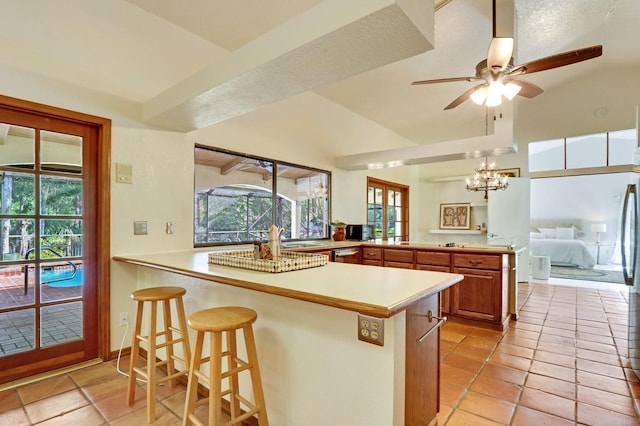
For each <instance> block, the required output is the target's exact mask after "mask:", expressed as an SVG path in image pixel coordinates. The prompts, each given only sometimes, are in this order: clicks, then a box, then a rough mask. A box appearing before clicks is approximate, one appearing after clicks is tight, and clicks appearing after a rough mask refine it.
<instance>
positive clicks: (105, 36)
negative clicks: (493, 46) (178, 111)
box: [0, 0, 640, 144]
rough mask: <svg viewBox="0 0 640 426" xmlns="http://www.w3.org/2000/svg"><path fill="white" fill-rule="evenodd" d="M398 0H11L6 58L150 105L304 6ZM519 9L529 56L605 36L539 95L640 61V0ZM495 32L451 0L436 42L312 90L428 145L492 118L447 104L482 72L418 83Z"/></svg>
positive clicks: (461, 66) (467, 61)
mask: <svg viewBox="0 0 640 426" xmlns="http://www.w3.org/2000/svg"><path fill="white" fill-rule="evenodd" d="M416 1H417V2H418V3H421V2H422V0H416ZM501 1H504V0H499V3H498V4H500V2H501ZM387 3H389V2H388V1H384V0H324V1H320V0H246V1H245V0H243V1H237V0H185V1H180V2H177V1H175V0H95V1H86V0H51V1H46V2H43V1H39V0H21V1H14V0H0V6H3V8H2V10H3V13H2V14H0V25H2V28H3V37H2V38H0V48H1V49H2V52H3V53H2V55H1V57H0V68H2V67H7V68H11V69H17V70H22V71H24V72H28V73H33V74H43V75H46V76H47V77H48V78H52V79H54V80H59V81H61V82H64V83H69V84H73V85H75V86H78V87H81V88H88V89H91V90H97V91H103V92H105V93H108V94H110V95H113V96H116V97H119V98H122V99H124V100H126V101H129V102H131V103H133V104H134V105H138V106H140V107H141V108H142V107H144V106H145V105H147V106H148V105H150V104H152V103H153V102H152V101H153V100H154V99H157V98H158V97H159V96H161V95H162V94H163V93H165V92H167V91H170V90H171V89H172V88H175V87H177V86H179V85H180V84H185V83H184V82H189V81H190V80H191V79H193V78H194V76H196V75H198V73H202V72H204V70H207V69H209V68H211V67H215V66H216V64H224V63H226V62H227V61H229V60H230V58H232V57H233V56H234V54H236V55H237V53H238V52H241V51H242V50H243V49H246V48H247V46H248V45H251V44H252V43H253V44H256V43H257V42H259V40H261V39H264V38H267V37H269V35H270V34H272V33H273V32H274V31H278V30H279V29H282V28H284V27H285V26H286V25H290V24H291V22H294V21H296V20H298V19H300V17H302V16H304V15H305V14H309V13H314V11H316V10H318V9H319V8H322V7H327V8H328V7H338V6H340V7H347V6H349V7H351V6H353V7H356V6H357V7H364V6H369V5H370V4H380V5H381V7H382V5H385V4H387ZM398 3H399V4H403V3H404V4H411V3H413V0H399V1H398ZM429 6H431V4H429ZM515 10H516V19H515V26H516V32H515V38H516V49H517V57H516V62H518V63H522V62H524V61H528V60H531V59H536V58H539V57H543V56H548V55H552V54H556V53H560V52H563V51H566V50H571V49H577V48H580V47H585V46H588V45H593V44H602V45H603V46H604V54H603V56H602V57H601V58H597V59H594V60H591V61H587V62H584V63H580V64H575V65H571V66H568V67H564V68H562V69H556V70H549V71H545V72H541V73H537V74H535V75H531V76H529V77H525V78H526V79H527V80H528V81H530V82H532V83H534V84H537V85H539V86H541V87H542V88H543V89H544V90H545V93H543V94H542V95H540V97H543V96H546V95H547V96H548V95H551V94H552V93H553V92H554V91H555V90H557V88H560V87H562V86H563V84H566V83H567V82H571V81H572V80H575V79H576V78H578V77H579V76H581V75H587V74H589V73H594V72H595V73H599V72H603V70H605V69H611V68H615V67H622V66H624V67H627V68H631V67H640V48H639V47H638V40H640V25H638V24H639V23H640V2H639V1H638V0H563V1H556V2H549V1H548V0H515ZM335 16H339V15H338V14H336V15H335ZM491 33H492V31H491V2H490V0H452V1H451V2H449V3H448V4H446V5H445V6H444V7H442V8H441V9H440V10H439V11H438V12H436V13H435V34H434V37H433V39H434V42H435V48H434V49H432V50H426V51H424V52H423V53H418V54H415V55H414V56H410V57H407V58H405V59H399V60H396V59H394V60H393V62H391V63H387V64H386V65H375V66H376V68H375V69H370V70H364V71H363V70H357V73H356V74H353V75H350V76H349V74H346V73H345V74H343V75H339V76H338V79H335V78H334V79H331V78H327V79H325V80H322V78H321V76H319V75H314V76H313V78H314V79H316V83H317V84H318V85H319V86H318V87H315V88H312V89H309V90H313V91H314V92H315V93H316V94H319V95H321V96H323V97H326V98H327V99H329V100H331V101H333V102H336V103H338V104H340V105H342V106H344V107H345V108H347V109H349V110H351V111H353V112H354V113H356V114H359V115H361V116H363V117H366V118H367V119H370V120H372V121H374V122H376V123H378V124H380V125H381V126H383V127H386V128H388V129H391V130H392V131H393V132H395V133H397V134H399V135H401V136H403V137H405V138H407V139H408V140H410V141H413V142H415V143H417V144H424V143H433V142H438V141H446V140H450V139H452V138H461V137H469V136H474V135H478V134H482V132H484V131H485V127H486V120H485V119H486V117H485V111H484V110H483V109H482V108H478V107H476V106H475V105H473V104H472V103H471V102H465V103H464V104H462V105H460V106H459V107H458V108H456V109H454V110H451V111H443V110H442V109H443V108H444V106H446V105H447V104H448V103H449V102H451V101H452V100H453V99H454V98H456V97H457V96H458V95H460V94H461V93H462V92H464V91H466V90H467V89H469V88H470V87H471V86H472V85H473V83H465V82H457V83H447V84H438V85H429V86H411V85H410V83H411V82H412V81H414V80H424V79H431V78H444V77H458V76H467V75H473V73H474V67H475V65H476V64H477V63H478V62H479V61H480V60H482V59H484V58H485V56H486V53H487V49H488V46H489V42H490V40H491ZM325 38H327V39H328V38H330V37H325ZM272 65H273V64H272ZM299 71H300V72H304V70H302V69H300V70H299ZM298 77H300V75H298ZM325 77H326V76H325ZM639 80H640V79H639ZM191 81H192V80H191ZM0 84H4V85H7V86H10V85H11V84H12V82H11V81H3V82H2V83H0ZM216 84H220V83H219V82H218V83H216ZM260 84H266V83H264V81H262V82H261V83H260ZM214 87H215V85H213V84H212V85H211V87H210V88H209V89H213V88H214ZM303 90H306V89H303ZM283 96H285V97H286V96H290V94H287V93H285V94H284V95H283ZM192 99H193V98H192ZM535 101H536V100H535V99H534V100H521V101H519V102H520V103H521V104H522V105H524V104H525V103H527V102H535ZM186 113H187V115H188V111H187V112H186ZM199 125H200V124H199Z"/></svg>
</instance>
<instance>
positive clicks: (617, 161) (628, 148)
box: [528, 129, 637, 172]
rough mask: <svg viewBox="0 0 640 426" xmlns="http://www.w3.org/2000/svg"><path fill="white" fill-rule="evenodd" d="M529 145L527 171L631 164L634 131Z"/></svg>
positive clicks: (634, 146)
mask: <svg viewBox="0 0 640 426" xmlns="http://www.w3.org/2000/svg"><path fill="white" fill-rule="evenodd" d="M528 147H529V171H530V172H546V171H555V170H574V169H585V168H597V167H609V166H621V165H630V164H632V163H633V153H634V150H635V149H636V147H637V142H636V130H635V129H628V130H618V131H615V132H606V133H595V134H591V135H585V136H576V137H571V138H562V139H551V140H546V141H538V142H531V143H529V145H528Z"/></svg>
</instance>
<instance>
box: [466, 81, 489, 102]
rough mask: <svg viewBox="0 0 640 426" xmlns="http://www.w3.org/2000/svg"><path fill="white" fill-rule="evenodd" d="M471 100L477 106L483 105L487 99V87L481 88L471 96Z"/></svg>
mask: <svg viewBox="0 0 640 426" xmlns="http://www.w3.org/2000/svg"><path fill="white" fill-rule="evenodd" d="M470 98H471V100H472V101H473V103H475V104H476V105H482V104H483V103H484V100H485V99H487V87H486V86H481V87H479V88H478V89H476V90H475V91H474V92H473V93H472V94H471V96H470Z"/></svg>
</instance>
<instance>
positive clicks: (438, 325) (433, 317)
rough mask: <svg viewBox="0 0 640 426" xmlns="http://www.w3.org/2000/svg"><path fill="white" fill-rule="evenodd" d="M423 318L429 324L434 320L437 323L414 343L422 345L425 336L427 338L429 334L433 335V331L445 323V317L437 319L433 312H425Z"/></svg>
mask: <svg viewBox="0 0 640 426" xmlns="http://www.w3.org/2000/svg"><path fill="white" fill-rule="evenodd" d="M423 316H425V317H427V319H428V320H429V322H431V321H433V320H434V319H435V320H438V323H437V324H436V325H434V326H433V327H431V329H429V331H427V332H426V333H424V334H423V335H422V336H420V337H419V338H418V339H417V340H416V343H422V341H423V340H424V339H426V338H427V336H429V335H430V334H431V333H433V332H434V331H435V330H437V329H438V328H439V327H440V326H441V325H442V324H444V323H445V321H447V317H437V316H435V315H433V312H431V310H429V312H427V315H423Z"/></svg>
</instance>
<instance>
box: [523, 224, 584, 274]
mask: <svg viewBox="0 0 640 426" xmlns="http://www.w3.org/2000/svg"><path fill="white" fill-rule="evenodd" d="M569 229H571V231H569ZM573 237H574V230H573V228H557V229H556V228H539V232H537V233H536V232H532V233H531V238H530V248H531V256H548V257H549V259H550V260H551V264H552V265H559V266H577V267H580V268H584V269H593V267H594V265H595V264H596V259H595V258H594V257H593V255H592V254H591V253H590V252H589V250H588V249H587V246H586V245H585V244H584V241H582V240H577V239H575V238H573Z"/></svg>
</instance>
